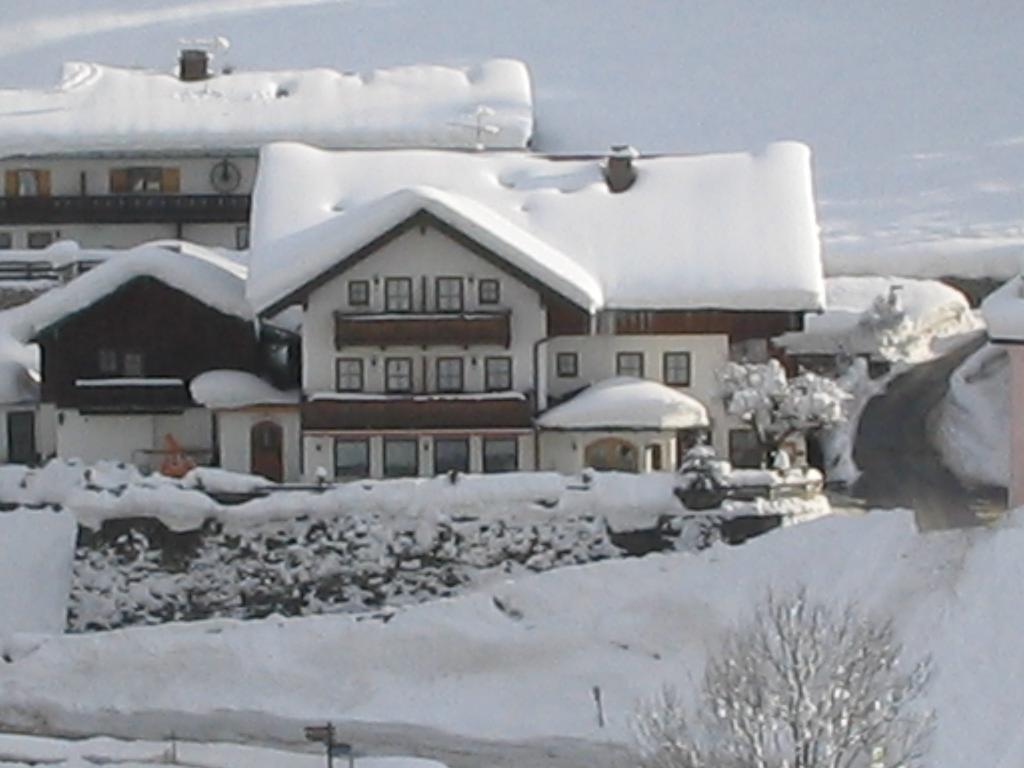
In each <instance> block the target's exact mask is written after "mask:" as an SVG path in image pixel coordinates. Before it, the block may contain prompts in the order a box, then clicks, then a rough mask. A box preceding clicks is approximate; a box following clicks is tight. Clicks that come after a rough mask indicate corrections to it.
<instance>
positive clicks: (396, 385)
mask: <svg viewBox="0 0 1024 768" xmlns="http://www.w3.org/2000/svg"><path fill="white" fill-rule="evenodd" d="M384 389H386V390H387V391H388V392H412V358H411V357H389V358H388V359H387V360H385V361H384Z"/></svg>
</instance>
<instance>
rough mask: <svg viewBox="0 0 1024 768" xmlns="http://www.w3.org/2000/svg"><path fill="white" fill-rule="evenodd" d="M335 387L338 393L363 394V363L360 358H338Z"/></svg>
mask: <svg viewBox="0 0 1024 768" xmlns="http://www.w3.org/2000/svg"><path fill="white" fill-rule="evenodd" d="M335 386H336V388H337V391H338V392H362V391H363V386H364V385H363V361H362V360H361V359H360V358H358V357H340V358H338V361H337V363H336V376H335Z"/></svg>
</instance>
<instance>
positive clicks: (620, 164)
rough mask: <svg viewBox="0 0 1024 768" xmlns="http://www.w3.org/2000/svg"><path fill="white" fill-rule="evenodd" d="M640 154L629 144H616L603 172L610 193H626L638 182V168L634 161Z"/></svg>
mask: <svg viewBox="0 0 1024 768" xmlns="http://www.w3.org/2000/svg"><path fill="white" fill-rule="evenodd" d="M638 157H640V153H639V152H637V151H636V150H635V149H634V148H633V147H631V146H629V145H628V144H614V145H612V151H611V152H609V153H608V158H607V159H606V160H605V161H604V165H603V167H602V170H603V171H604V180H605V183H607V184H608V191H609V192H625V191H626V190H627V189H629V188H630V187H632V186H633V182H635V181H636V168H634V167H633V161H634V160H635V159H636V158H638Z"/></svg>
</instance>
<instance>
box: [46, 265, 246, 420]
mask: <svg viewBox="0 0 1024 768" xmlns="http://www.w3.org/2000/svg"><path fill="white" fill-rule="evenodd" d="M36 341H37V342H38V343H39V345H40V347H41V349H42V373H43V385H42V399H43V401H44V402H49V403H55V404H56V405H57V406H58V407H72V408H81V409H83V410H89V411H133V410H136V411H137V410H141V411H160V410H180V409H182V408H184V407H187V406H189V405H192V400H191V398H190V397H189V394H188V389H187V385H188V382H189V381H190V380H191V379H192V378H194V377H195V376H197V375H198V374H200V373H203V372H204V371H208V370H213V369H218V368H231V369H237V370H243V371H256V370H257V362H258V354H257V352H258V345H257V340H256V335H255V330H254V327H253V324H252V323H250V322H248V321H246V320H243V319H242V318H238V317H233V316H229V315H225V314H222V313H221V312H219V311H217V310H215V309H213V308H211V307H209V306H207V305H205V304H203V303H202V302H200V301H198V300H197V299H195V298H193V297H191V296H189V295H187V294H185V293H183V292H181V291H179V290H177V289H175V288H171V287H170V286H168V285H166V284H164V283H162V282H160V281H158V280H155V279H153V278H148V277H143V278H137V279H135V280H132V281H130V282H128V283H126V284H125V285H123V286H121V287H120V288H119V289H118V290H116V291H115V292H113V293H112V294H110V295H108V296H106V297H104V298H102V299H100V300H99V301H97V302H96V303H95V304H93V305H91V306H89V307H87V308H85V309H83V310H81V311H79V312H76V313H74V314H71V315H68V316H67V317H65V318H64V319H62V320H61V321H59V322H58V323H56V324H54V325H51V326H50V327H48V328H46V329H44V330H43V331H42V332H41V333H40V334H39V335H38V337H37V338H36ZM101 350H106V352H105V353H101ZM101 354H106V355H108V356H111V355H112V356H113V357H114V358H115V359H116V360H117V361H118V364H119V365H120V361H122V360H123V359H124V355H125V354H132V355H141V368H142V371H141V375H140V376H136V375H133V374H134V373H135V371H131V372H126V371H124V370H118V371H116V372H111V371H110V370H109V367H107V368H104V366H103V365H102V364H101ZM118 378H126V379H135V378H146V379H180V380H181V381H182V382H183V385H176V384H170V383H169V384H161V385H159V386H138V385H134V384H132V383H131V382H128V383H126V384H124V385H120V384H118V385H112V386H107V385H104V386H79V385H77V384H76V381H78V380H83V379H84V380H90V379H92V380H97V379H100V380H105V379H118Z"/></svg>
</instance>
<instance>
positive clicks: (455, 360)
mask: <svg viewBox="0 0 1024 768" xmlns="http://www.w3.org/2000/svg"><path fill="white" fill-rule="evenodd" d="M463 389H465V381H464V378H463V365H462V358H461V357H439V358H437V391H438V392H461V391H462V390H463Z"/></svg>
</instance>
